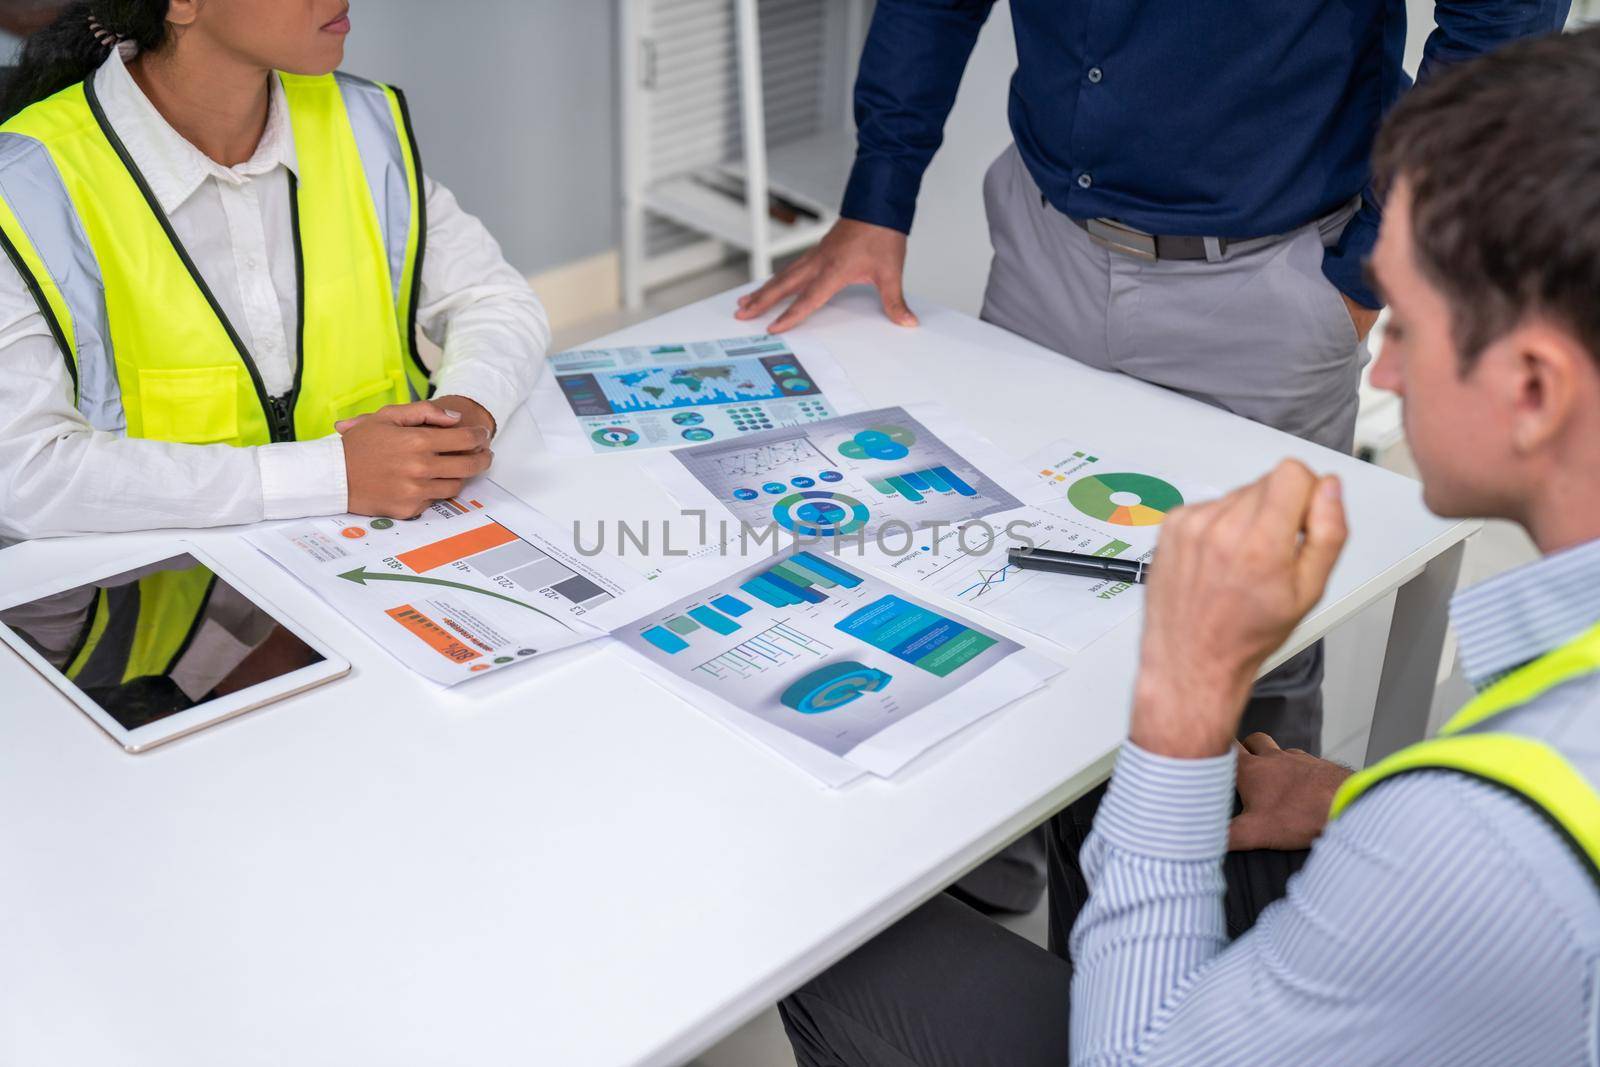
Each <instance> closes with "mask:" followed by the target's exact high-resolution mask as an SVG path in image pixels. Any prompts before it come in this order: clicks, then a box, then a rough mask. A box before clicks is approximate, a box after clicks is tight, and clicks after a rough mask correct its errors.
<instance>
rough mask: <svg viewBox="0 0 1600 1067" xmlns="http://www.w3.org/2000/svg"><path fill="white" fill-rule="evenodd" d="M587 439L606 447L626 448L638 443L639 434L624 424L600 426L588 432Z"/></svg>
mask: <svg viewBox="0 0 1600 1067" xmlns="http://www.w3.org/2000/svg"><path fill="white" fill-rule="evenodd" d="M589 439H590V440H591V441H593V442H594V443H595V444H597V445H605V446H606V447H607V448H627V447H628V446H629V445H636V444H638V443H639V435H638V434H636V433H634V432H633V431H632V430H630V429H628V428H627V427H626V426H602V427H600V428H599V429H598V430H596V431H595V432H594V433H592V434H590V435H589Z"/></svg>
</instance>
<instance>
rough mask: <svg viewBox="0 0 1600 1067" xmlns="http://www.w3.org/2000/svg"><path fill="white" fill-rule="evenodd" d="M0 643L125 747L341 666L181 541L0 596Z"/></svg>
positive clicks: (289, 692)
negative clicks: (87, 573)
mask: <svg viewBox="0 0 1600 1067" xmlns="http://www.w3.org/2000/svg"><path fill="white" fill-rule="evenodd" d="M0 639H3V640H4V641H5V643H6V644H7V645H10V646H11V648H12V649H14V650H15V651H16V652H17V653H18V654H19V655H20V656H22V658H23V659H25V660H27V661H28V663H29V664H30V665H32V666H33V667H34V668H35V669H36V670H37V671H38V672H39V673H40V674H42V675H44V676H45V677H46V678H47V679H49V680H50V682H51V684H52V685H54V686H55V687H56V688H57V689H59V690H61V693H62V695H64V696H65V697H66V698H67V699H68V700H70V701H72V702H73V703H74V704H76V705H77V706H78V707H79V708H80V709H81V710H82V711H83V713H84V714H85V715H88V716H89V718H91V719H93V720H94V721H95V723H96V724H98V725H99V727H100V728H101V729H102V730H104V731H105V732H106V733H108V734H110V735H111V737H112V739H113V740H115V741H116V742H117V743H118V744H120V745H121V746H122V747H123V748H125V749H127V750H128V751H129V752H144V751H146V750H148V749H150V748H152V747H154V746H156V745H159V744H161V743H162V742H164V741H171V740H172V739H173V738H175V737H182V736H184V735H185V734H191V733H194V732H195V731H196V730H200V729H203V728H205V727H207V726H210V725H212V724H213V723H217V722H221V721H222V720H223V719H228V718H232V717H233V716H235V715H241V714H243V713H244V712H247V711H250V710H252V709H255V708H259V707H261V706H262V705H264V704H271V703H273V702H274V701H278V700H282V699H284V698H285V697H290V696H294V695H295V694H297V693H302V692H304V691H306V690H307V689H310V688H312V687H313V686H318V685H321V684H322V683H324V682H327V681H331V680H333V679H335V678H338V677H340V676H342V675H345V674H347V673H349V671H350V664H349V663H348V662H346V661H345V660H343V659H341V658H340V657H339V656H338V655H336V654H335V653H334V652H333V651H332V650H331V649H329V648H328V647H327V646H326V645H324V644H323V643H322V642H321V641H319V640H317V639H316V638H315V637H313V636H312V635H310V634H308V633H306V632H305V631H304V630H303V629H301V628H299V627H297V626H295V625H294V624H293V623H290V622H288V621H286V620H285V619H284V617H283V614H282V613H281V612H279V611H277V610H275V609H273V608H272V607H271V606H270V605H268V604H267V602H266V601H265V600H263V599H262V598H261V597H260V596H259V595H257V594H255V593H252V592H251V591H250V590H249V589H248V588H247V587H246V586H245V585H244V584H243V583H241V582H240V581H239V580H238V579H236V578H234V577H233V576H232V575H230V574H228V572H227V571H226V570H225V569H224V568H223V567H222V566H221V565H220V564H218V563H217V562H216V561H215V560H213V559H211V558H210V557H208V556H206V555H205V554H204V553H203V552H201V551H200V550H199V549H197V548H196V547H194V546H193V545H191V544H189V543H188V542H186V541H175V542H172V543H171V544H169V545H167V546H165V547H164V548H163V549H160V550H152V551H150V552H148V553H146V554H145V555H143V556H138V557H133V558H130V559H124V560H120V561H118V562H116V563H114V564H107V565H106V566H105V567H103V568H100V569H98V570H97V571H95V572H93V573H91V574H90V575H89V576H88V577H87V578H86V577H84V576H82V575H78V576H74V577H73V578H72V579H71V580H67V581H59V582H56V583H54V584H49V585H43V586H39V587H36V588H33V589H29V590H25V591H22V592H21V593H20V594H8V595H6V596H5V597H4V598H0Z"/></svg>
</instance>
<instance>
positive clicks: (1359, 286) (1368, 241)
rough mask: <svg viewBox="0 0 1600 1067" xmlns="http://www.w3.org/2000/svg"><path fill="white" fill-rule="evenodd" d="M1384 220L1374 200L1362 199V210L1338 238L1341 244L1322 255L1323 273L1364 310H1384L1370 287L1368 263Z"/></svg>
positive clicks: (1380, 301) (1381, 302)
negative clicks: (1368, 282)
mask: <svg viewBox="0 0 1600 1067" xmlns="http://www.w3.org/2000/svg"><path fill="white" fill-rule="evenodd" d="M1381 220H1382V216H1381V215H1380V214H1379V213H1378V209H1377V208H1376V207H1374V206H1373V204H1372V201H1371V200H1368V199H1365V198H1363V199H1362V201H1361V208H1360V210H1358V211H1357V212H1356V213H1355V217H1354V218H1352V219H1351V220H1350V222H1349V223H1348V224H1347V225H1346V226H1345V228H1344V233H1342V234H1340V235H1339V243H1338V244H1336V245H1334V246H1333V247H1332V248H1330V249H1328V250H1327V251H1326V252H1324V253H1323V256H1322V273H1323V275H1324V276H1325V277H1326V278H1327V279H1328V280H1329V281H1330V282H1332V283H1333V284H1334V287H1335V288H1336V289H1338V290H1339V292H1341V293H1343V294H1344V295H1345V296H1348V297H1349V298H1350V299H1351V300H1354V301H1355V302H1356V303H1358V304H1360V305H1361V306H1362V307H1364V308H1371V309H1372V310H1374V311H1376V310H1377V309H1378V308H1381V307H1383V301H1382V300H1381V299H1379V297H1378V294H1377V293H1375V292H1373V290H1372V286H1371V285H1369V284H1367V272H1366V263H1367V259H1368V258H1369V257H1370V256H1371V255H1372V249H1373V247H1374V246H1376V245H1377V243H1378V226H1379V223H1380V222H1381Z"/></svg>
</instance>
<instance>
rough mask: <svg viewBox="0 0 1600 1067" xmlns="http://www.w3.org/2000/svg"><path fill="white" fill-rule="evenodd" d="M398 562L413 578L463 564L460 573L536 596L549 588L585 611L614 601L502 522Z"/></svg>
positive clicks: (405, 554)
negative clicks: (500, 582)
mask: <svg viewBox="0 0 1600 1067" xmlns="http://www.w3.org/2000/svg"><path fill="white" fill-rule="evenodd" d="M394 558H395V560H396V561H398V562H399V563H400V564H401V565H402V566H404V567H405V568H406V569H408V570H410V571H411V572H412V573H414V574H427V573H428V572H429V571H436V570H438V569H440V568H441V567H446V566H450V565H452V564H459V567H458V568H457V569H461V568H465V569H466V570H469V571H472V572H475V573H476V574H479V575H482V576H483V577H484V578H487V579H490V580H491V581H493V580H494V579H497V578H504V579H505V580H506V581H509V582H510V583H511V584H512V585H514V586H515V587H516V588H517V589H520V590H522V591H524V592H528V593H534V594H538V593H541V592H544V591H546V590H548V591H549V592H551V593H554V594H555V595H556V596H557V597H560V598H561V599H562V600H565V601H567V602H568V603H570V604H574V605H577V606H579V607H582V608H592V607H595V606H596V605H598V604H601V603H603V602H605V601H607V600H610V599H611V597H612V594H611V593H610V592H609V591H608V590H606V589H605V588H604V587H603V586H601V585H600V584H599V583H598V582H596V581H594V580H593V579H592V578H589V577H587V576H585V575H583V574H579V573H578V572H577V571H575V570H573V569H572V568H571V567H569V566H567V565H566V564H565V563H563V562H561V561H560V560H558V559H556V558H555V557H554V556H551V555H549V554H548V553H546V552H543V551H541V550H540V549H539V548H538V547H536V546H535V545H532V544H530V543H529V542H527V541H525V540H523V539H522V538H521V537H520V536H518V535H517V533H516V532H515V531H513V530H511V529H509V528H508V527H505V526H502V525H500V524H499V523H498V522H489V523H485V524H484V525H482V526H479V527H476V528H474V529H471V530H465V531H463V532H461V533H458V534H452V535H451V536H449V537H442V538H440V539H439V540H437V541H431V542H429V543H427V544H424V545H420V546H418V547H417V548H413V549H411V550H409V551H406V552H401V553H399V554H397V555H396V556H395V557H394Z"/></svg>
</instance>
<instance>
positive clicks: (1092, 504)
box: [1067, 473, 1183, 526]
mask: <svg viewBox="0 0 1600 1067" xmlns="http://www.w3.org/2000/svg"><path fill="white" fill-rule="evenodd" d="M1118 493H1126V494H1129V495H1131V496H1133V497H1137V498H1138V499H1137V500H1135V501H1128V500H1127V499H1126V498H1124V499H1122V500H1117V499H1114V498H1113V496H1114V494H1118ZM1067 501H1068V502H1069V503H1070V504H1071V505H1072V506H1073V507H1075V508H1077V509H1078V510H1079V511H1081V512H1083V513H1084V514H1085V515H1087V516H1089V517H1090V518H1091V519H1099V520H1100V521H1101V522H1109V523H1111V524H1112V525H1113V526H1158V525H1160V524H1161V523H1162V522H1163V521H1164V520H1165V519H1166V517H1167V512H1169V511H1171V510H1172V509H1173V508H1176V507H1181V506H1182V505H1183V494H1182V493H1180V492H1178V490H1177V488H1176V487H1174V486H1173V485H1172V484H1171V483H1169V482H1164V481H1162V480H1161V479H1160V478H1155V477H1152V476H1151V475H1148V474H1133V473H1125V474H1092V475H1090V476H1089V477H1087V478H1079V479H1078V480H1077V481H1075V482H1073V483H1072V485H1071V486H1069V487H1068V488H1067Z"/></svg>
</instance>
